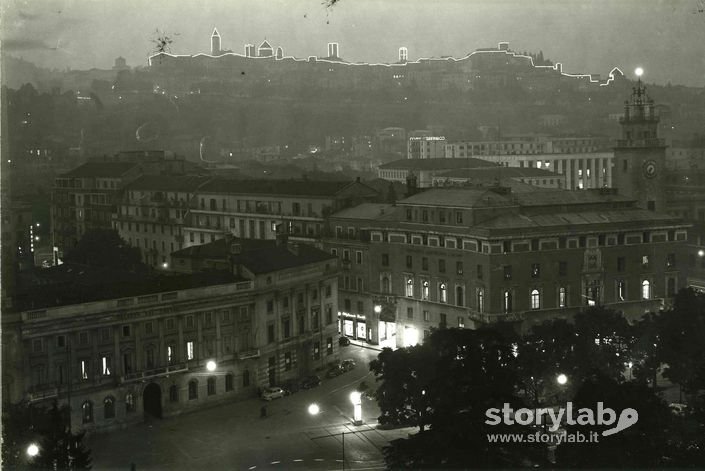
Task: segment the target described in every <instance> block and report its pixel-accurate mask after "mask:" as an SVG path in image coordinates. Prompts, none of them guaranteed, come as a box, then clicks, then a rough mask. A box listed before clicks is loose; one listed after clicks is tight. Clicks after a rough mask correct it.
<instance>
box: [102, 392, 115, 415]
mask: <svg viewBox="0 0 705 471" xmlns="http://www.w3.org/2000/svg"><path fill="white" fill-rule="evenodd" d="M103 418H105V419H113V418H115V400H114V399H113V398H112V396H108V397H106V398H105V399H103Z"/></svg>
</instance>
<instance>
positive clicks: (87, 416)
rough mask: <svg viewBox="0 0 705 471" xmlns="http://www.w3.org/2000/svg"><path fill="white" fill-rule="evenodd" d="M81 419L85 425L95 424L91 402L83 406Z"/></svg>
mask: <svg viewBox="0 0 705 471" xmlns="http://www.w3.org/2000/svg"><path fill="white" fill-rule="evenodd" d="M81 418H82V419H83V423H84V424H89V423H91V422H93V404H92V403H91V402H90V401H86V402H84V403H83V405H81Z"/></svg>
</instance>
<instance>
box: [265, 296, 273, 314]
mask: <svg viewBox="0 0 705 471" xmlns="http://www.w3.org/2000/svg"><path fill="white" fill-rule="evenodd" d="M273 312H274V301H273V300H271V299H268V300H267V314H272V313H273Z"/></svg>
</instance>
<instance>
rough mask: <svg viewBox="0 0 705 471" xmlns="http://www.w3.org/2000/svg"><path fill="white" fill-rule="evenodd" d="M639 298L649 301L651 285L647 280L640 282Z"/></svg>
mask: <svg viewBox="0 0 705 471" xmlns="http://www.w3.org/2000/svg"><path fill="white" fill-rule="evenodd" d="M641 297H642V298H644V299H651V283H649V280H644V281H642V282H641Z"/></svg>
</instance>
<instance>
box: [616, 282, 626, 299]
mask: <svg viewBox="0 0 705 471" xmlns="http://www.w3.org/2000/svg"><path fill="white" fill-rule="evenodd" d="M617 299H618V300H619V301H625V300H626V299H627V282H626V281H624V280H617Z"/></svg>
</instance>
